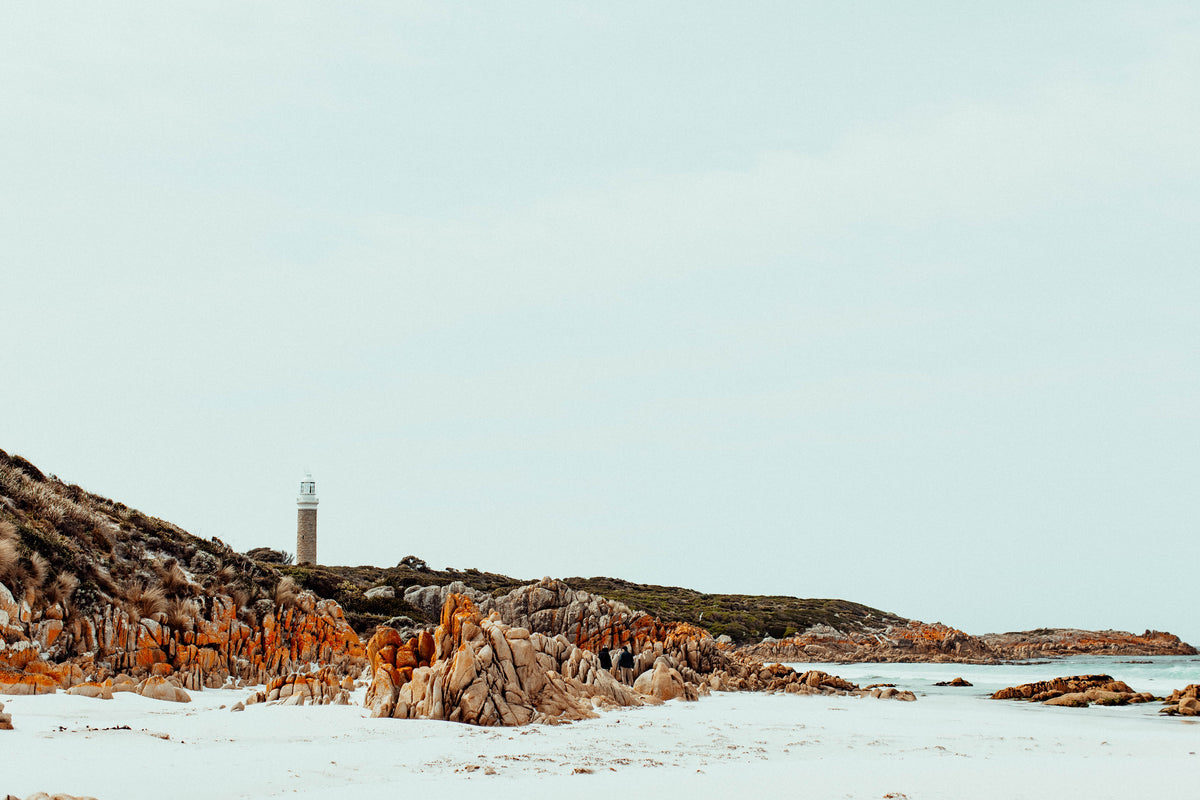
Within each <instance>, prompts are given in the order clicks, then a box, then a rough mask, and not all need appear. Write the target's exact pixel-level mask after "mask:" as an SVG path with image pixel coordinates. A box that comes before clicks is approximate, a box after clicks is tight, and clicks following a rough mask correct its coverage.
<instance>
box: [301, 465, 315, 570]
mask: <svg viewBox="0 0 1200 800" xmlns="http://www.w3.org/2000/svg"><path fill="white" fill-rule="evenodd" d="M296 509H297V511H296V563H297V564H316V563H317V483H316V481H314V480H313V477H312V473H309V474H307V475H305V476H304V480H302V481H300V495H299V496H298V497H297V498H296Z"/></svg>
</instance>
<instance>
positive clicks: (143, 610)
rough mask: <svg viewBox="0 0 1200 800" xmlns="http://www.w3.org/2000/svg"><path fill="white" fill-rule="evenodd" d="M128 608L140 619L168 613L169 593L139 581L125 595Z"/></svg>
mask: <svg viewBox="0 0 1200 800" xmlns="http://www.w3.org/2000/svg"><path fill="white" fill-rule="evenodd" d="M125 599H126V600H127V601H128V606H127V608H129V609H130V610H132V611H136V612H137V615H138V617H139V618H140V617H156V616H158V615H159V614H165V613H166V611H167V593H166V592H164V591H163V590H162V587H160V586H147V585H146V584H145V583H144V582H142V581H138V582H137V583H135V584H134V585H133V587H132V588H131V589H130V590H129V593H128V594H126V595H125Z"/></svg>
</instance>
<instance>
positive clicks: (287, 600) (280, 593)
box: [271, 575, 300, 608]
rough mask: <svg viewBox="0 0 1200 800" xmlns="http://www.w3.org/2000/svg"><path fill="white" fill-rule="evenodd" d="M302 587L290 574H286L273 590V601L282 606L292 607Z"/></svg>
mask: <svg viewBox="0 0 1200 800" xmlns="http://www.w3.org/2000/svg"><path fill="white" fill-rule="evenodd" d="M299 595H300V589H299V588H298V587H297V586H296V582H295V581H294V580H292V578H291V577H290V576H288V575H284V576H283V577H282V578H280V579H279V582H278V583H276V584H275V588H274V589H273V590H272V591H271V602H272V603H274V604H275V605H276V606H278V607H280V608H291V607H292V606H294V605H296V601H297V600H298V599H299Z"/></svg>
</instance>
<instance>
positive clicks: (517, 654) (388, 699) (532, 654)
mask: <svg viewBox="0 0 1200 800" xmlns="http://www.w3.org/2000/svg"><path fill="white" fill-rule="evenodd" d="M423 637H427V638H423ZM398 638H399V636H398V634H397V633H396V632H395V631H390V630H389V629H381V630H380V631H379V632H377V633H376V635H375V636H374V637H372V639H371V642H370V643H368V646H367V649H368V655H369V657H371V660H372V666H373V668H374V677H373V680H372V682H371V686H370V688H369V689H368V691H367V698H366V705H367V707H368V708H370V709H371V713H372V716H376V717H393V718H397V719H435V720H448V721H451V722H465V723H469V724H474V725H525V724H528V723H531V722H543V723H549V724H556V723H559V722H569V721H574V720H580V719H588V718H590V717H593V716H595V712H594V710H593V709H594V708H596V707H601V706H630V705H642V704H643V702H645V701H644V699H643V698H642V697H640V696H639V695H638V694H637V693H636V692H635V691H633V690H632V689H631V688H629V687H628V686H625V685H624V684H622V683H620V682H619V681H617V680H616V679H615V678H614V677H613V676H612V675H611V674H609V672H607V671H605V670H603V669H601V668H600V661H599V658H598V657H597V656H596V654H594V653H591V652H589V651H586V650H583V649H581V648H579V647H576V646H575V645H573V644H571V643H570V642H569V641H567V639H566V637H565V636H562V635H559V636H555V637H551V636H547V635H545V634H542V633H537V632H532V633H531V632H530V631H529V630H528V629H526V628H522V627H516V626H512V625H507V624H505V623H504V622H501V621H500V619H499V614H498V613H495V612H493V613H492V614H491V615H489V617H487V618H485V617H484V616H483V615H482V614H481V613H480V610H479V609H478V608H477V607H476V605H475V603H474V602H473V601H472V600H471V599H470V598H469V597H467V596H465V595H459V594H454V593H449V594H448V595H447V597H446V600H445V603H444V604H443V606H442V609H441V617H440V624H439V625H438V627H437V630H436V631H435V632H434V634H432V635H430V634H428V633H426V634H423V635H422V636H418V637H413V638H412V639H410V640H409V641H408V642H403V643H397V641H396V640H397V639H398ZM431 646H432V647H431ZM431 649H432V652H430V650H431Z"/></svg>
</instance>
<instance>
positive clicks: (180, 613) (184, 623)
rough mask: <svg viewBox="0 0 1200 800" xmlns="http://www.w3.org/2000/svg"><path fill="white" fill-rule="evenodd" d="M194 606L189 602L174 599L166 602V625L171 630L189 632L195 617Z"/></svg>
mask: <svg viewBox="0 0 1200 800" xmlns="http://www.w3.org/2000/svg"><path fill="white" fill-rule="evenodd" d="M196 610H197V609H196V605H195V604H194V603H193V602H192V601H191V600H181V599H179V598H176V599H174V600H170V601H168V602H167V610H166V612H165V613H166V615H167V624H168V625H170V626H171V627H172V628H179V629H181V630H189V631H190V630H191V629H192V627H193V624H194V620H195V617H196Z"/></svg>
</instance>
